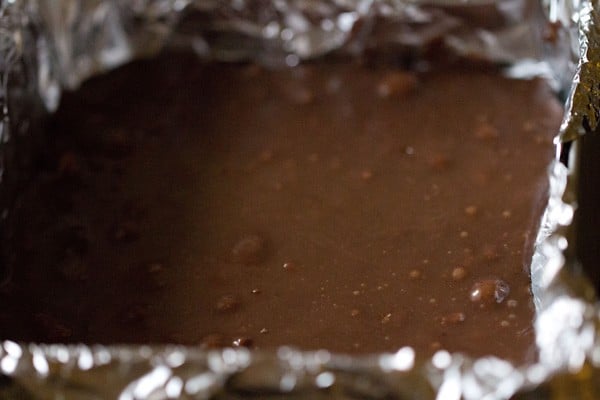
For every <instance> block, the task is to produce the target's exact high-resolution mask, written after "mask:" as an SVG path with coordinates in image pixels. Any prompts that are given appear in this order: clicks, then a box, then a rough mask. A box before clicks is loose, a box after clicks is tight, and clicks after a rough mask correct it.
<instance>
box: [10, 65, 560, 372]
mask: <svg viewBox="0 0 600 400" xmlns="http://www.w3.org/2000/svg"><path fill="white" fill-rule="evenodd" d="M561 116H562V108H561V106H560V104H559V103H558V102H557V101H556V100H555V98H554V96H553V94H552V93H551V91H550V90H549V88H548V87H547V85H546V84H545V83H544V82H543V81H541V80H514V79H508V78H504V77H501V76H500V75H498V74H494V73H490V72H485V71H475V70H465V69H460V68H459V69H456V70H454V69H448V70H445V71H441V72H439V71H438V72H429V73H422V74H415V73H411V72H405V71H400V70H396V69H394V68H392V67H378V68H375V67H367V66H364V65H360V64H355V63H345V64H335V63H325V62H323V63H316V64H307V65H303V66H300V67H297V68H293V69H283V70H266V69H263V68H260V67H257V66H254V65H237V64H236V65H233V64H229V65H224V64H202V63H201V62H199V61H197V60H195V59H194V58H193V57H191V56H182V55H175V54H169V55H165V56H162V57H160V58H158V59H155V60H151V61H139V62H135V63H133V64H130V65H128V66H125V67H122V68H120V69H118V70H116V71H113V72H111V73H110V74H107V75H104V76H100V77H97V78H94V79H92V80H90V81H89V82H87V83H86V84H84V86H83V87H82V88H81V89H80V90H79V91H77V92H75V93H71V94H66V95H65V97H64V98H63V101H62V105H61V108H60V110H59V111H58V112H57V113H56V115H55V116H54V117H53V118H52V120H51V121H50V124H49V128H48V137H47V140H48V143H47V144H46V146H45V148H44V151H43V154H42V156H41V157H40V160H39V162H38V164H39V171H38V172H37V173H36V176H35V177H34V178H33V179H32V181H31V182H29V183H28V185H27V188H26V189H25V190H24V191H23V195H22V196H21V198H20V199H19V201H18V205H17V207H16V208H15V211H14V212H13V215H12V216H11V221H12V226H13V231H12V237H11V239H10V243H11V248H10V251H9V252H10V256H11V257H10V260H11V265H12V270H13V273H12V280H11V281H10V283H9V284H7V285H5V286H3V287H2V288H1V289H0V300H1V301H2V303H3V307H2V309H0V328H1V329H0V332H2V338H5V339H14V340H21V341H42V342H85V343H165V342H174V343H183V344H189V345H200V346H204V347H214V346H251V347H253V348H259V349H268V348H273V347H275V346H279V345H286V344H287V345H295V346H298V347H300V348H303V349H317V348H326V349H329V350H332V351H336V352H348V353H368V352H382V351H394V350H396V349H398V348H399V347H401V346H406V345H409V346H413V347H414V348H415V349H416V350H417V352H418V353H419V354H424V355H430V354H432V353H433V352H435V351H436V350H438V349H447V350H450V351H460V352H465V353H467V354H469V355H471V356H483V355H489V354H491V355H496V356H499V357H503V358H506V359H509V360H513V361H516V362H523V361H526V360H528V359H531V358H532V357H535V351H534V350H533V349H532V346H533V340H534V335H533V332H532V319H533V306H532V300H531V294H530V289H529V287H530V281H529V276H528V264H529V262H530V259H531V254H532V246H533V240H534V238H535V235H536V230H537V226H538V225H539V220H540V216H541V213H542V211H543V207H544V204H545V199H546V197H547V167H548V165H549V163H550V160H551V159H552V156H553V147H552V137H553V135H554V133H555V132H556V131H557V129H558V126H559V123H560V119H561Z"/></svg>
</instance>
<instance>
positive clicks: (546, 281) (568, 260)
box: [0, 0, 600, 400]
mask: <svg viewBox="0 0 600 400" xmlns="http://www.w3.org/2000/svg"><path fill="white" fill-rule="evenodd" d="M428 5H429V6H428V7H423V3H422V2H415V1H403V0H334V1H310V0H307V1H304V0H291V1H283V0H272V1H260V0H229V1H212V0H195V1H194V0H132V1H126V0H114V1H101V0H86V1H71V0H62V1H53V2H50V1H27V0H3V1H0V142H1V143H2V145H1V146H0V172H1V173H0V179H1V180H0V207H1V209H2V210H5V211H3V212H2V216H3V218H6V216H7V215H8V213H9V210H10V205H11V202H12V200H13V198H14V195H15V193H14V190H15V188H14V182H15V181H17V180H18V178H19V173H20V172H19V171H17V170H16V167H15V166H16V165H17V164H18V163H17V162H16V161H15V160H16V159H18V158H20V157H23V158H26V155H27V153H28V150H29V148H30V147H31V146H32V143H31V142H35V140H24V139H22V138H23V137H25V138H27V137H32V138H34V137H35V135H36V132H37V131H36V127H37V125H38V122H39V120H40V119H41V118H42V117H43V115H44V114H45V113H47V112H52V111H54V110H55V109H56V107H57V106H58V103H59V100H60V93H61V91H62V90H63V89H65V88H75V87H77V86H78V84H79V83H80V82H82V81H83V80H84V79H86V78H87V77H89V76H92V75H94V74H97V73H99V72H101V71H105V70H109V69H111V68H114V67H116V66H118V65H120V64H123V63H125V62H127V61H129V60H131V59H134V58H137V57H142V56H147V55H152V54H155V53H157V52H158V51H159V50H160V49H161V48H163V47H164V46H170V47H174V48H185V49H188V50H192V51H195V52H196V53H197V54H198V56H200V57H203V58H207V59H219V60H225V61H236V60H253V61H256V62H260V63H263V64H265V65H269V66H283V65H295V64H297V63H299V62H302V61H303V60H305V59H312V58H317V57H319V56H322V55H324V54H329V53H332V52H334V53H341V54H346V55H347V54H350V55H355V54H360V53H361V52H362V51H364V50H366V49H370V48H378V47H392V48H394V46H397V48H417V49H418V48H422V47H426V46H427V45H428V44H429V43H430V42H431V41H432V40H434V39H438V38H442V40H443V41H444V43H445V45H446V46H447V47H448V48H450V49H451V50H452V51H453V52H455V53H457V54H459V55H461V56H464V57H473V56H477V57H480V58H483V59H486V60H490V61H493V62H496V63H500V64H505V65H510V68H509V69H508V70H507V73H508V74H510V75H512V76H522V77H525V76H530V75H544V76H547V77H548V78H549V79H551V80H553V82H554V85H555V87H556V89H557V90H558V91H562V92H563V93H564V94H565V96H564V97H565V98H566V99H567V108H566V113H565V118H564V122H563V126H562V129H561V132H560V134H559V135H558V136H557V143H558V142H562V143H558V145H557V146H558V150H557V154H558V155H560V156H561V157H560V159H561V160H562V162H561V161H559V160H558V158H559V157H557V161H555V162H554V163H553V164H552V165H551V167H550V168H549V180H550V191H551V196H550V199H549V202H548V206H547V208H546V211H545V214H544V217H543V221H542V226H541V229H540V231H539V234H538V237H537V245H536V252H535V255H534V258H533V262H532V267H531V275H532V290H533V293H534V299H535V306H536V310H537V319H536V322H535V329H536V337H537V340H536V342H537V346H538V354H539V357H538V361H537V362H536V363H535V364H532V365H512V364H511V363H509V362H507V361H505V360H501V359H497V358H493V357H488V358H482V359H476V360H474V359H470V358H468V357H465V356H463V355H461V354H449V353H447V352H444V351H440V352H438V353H436V354H435V355H434V357H433V358H432V359H430V360H425V359H420V358H418V356H416V355H415V353H414V351H413V350H412V349H410V348H401V349H399V350H398V351H397V352H395V353H391V354H374V355H370V356H363V357H350V356H345V355H339V354H331V353H329V352H327V351H317V352H301V351H297V350H295V349H292V348H286V347H284V348H280V349H279V350H278V351H276V352H271V353H265V352H251V351H248V350H246V349H241V348H238V349H224V350H220V351H202V350H199V349H197V348H190V347H181V346H160V347H150V346H108V347H106V346H85V345H69V346H65V345H58V344H55V345H38V344H27V343H15V342H11V341H5V342H3V343H1V345H0V372H1V373H2V374H3V375H6V376H9V377H11V378H12V380H11V381H6V382H0V397H2V396H5V397H6V396H17V395H16V394H15V393H18V396H21V397H22V398H33V399H37V398H39V399H62V398H69V399H111V398H114V399H123V400H124V399H172V398H183V399H208V398H213V397H216V396H218V398H219V399H227V398H236V399H239V398H244V397H246V396H248V397H253V396H254V397H255V396H260V397H261V398H267V399H268V398H278V399H280V398H286V397H287V396H290V397H291V396H294V398H306V399H320V398H323V399H325V398H327V399H348V398H361V399H380V398H402V399H404V398H411V399H440V400H442V399H444V400H451V399H456V400H458V399H461V398H463V399H467V400H471V399H473V400H475V399H507V398H510V397H511V396H513V394H514V393H516V392H520V391H522V392H530V393H533V396H538V397H532V398H545V397H543V396H544V393H547V392H548V390H550V392H551V393H554V392H552V390H554V391H555V392H556V393H562V392H561V390H563V389H561V388H562V387H563V386H562V385H566V383H562V382H563V381H564V377H565V376H567V377H572V379H580V377H581V376H582V375H581V374H582V371H588V370H591V371H597V369H595V368H600V341H599V338H598V332H599V329H598V325H599V323H600V319H599V313H600V309H599V308H598V306H597V305H596V304H595V297H594V294H593V291H592V290H591V289H590V285H589V283H588V282H587V281H586V280H585V279H584V278H582V277H581V276H578V275H576V274H574V273H573V270H574V266H575V265H576V260H575V258H574V256H573V254H572V251H570V249H571V247H570V242H571V241H572V240H574V237H573V228H572V221H573V217H574V215H575V213H576V198H575V193H576V185H577V179H576V178H577V168H578V165H577V162H576V160H577V147H578V143H575V144H574V145H572V146H571V145H566V144H563V143H566V142H568V141H571V140H574V139H576V138H577V137H578V136H579V135H581V134H582V133H584V132H586V131H588V130H591V129H594V128H595V127H596V126H597V122H598V118H599V115H598V113H599V110H598V108H599V105H598V101H599V99H600V93H599V92H598V91H599V89H598V85H597V83H594V82H598V77H599V76H600V74H599V69H600V54H599V52H600V43H598V40H599V38H600V32H598V29H599V28H598V22H600V21H598V18H599V17H598V14H597V10H598V6H597V5H596V3H595V2H593V1H589V0H586V1H573V2H559V1H547V2H546V3H545V4H544V7H543V9H542V8H539V7H537V3H528V2H526V1H521V0H507V1H499V2H490V1H467V2H460V3H458V2H455V1H451V0H442V1H434V2H428ZM456 7H475V8H476V7H488V8H486V10H489V9H490V8H489V7H491V9H492V10H494V11H495V12H497V13H498V15H499V16H501V17H502V21H503V22H502V23H501V24H499V25H497V26H493V27H489V26H485V25H484V24H479V23H478V22H477V21H476V20H475V21H467V20H463V19H461V18H460V17H458V16H457V14H456V13H453V12H452V10H454V9H455V8H456ZM546 18H547V20H546ZM548 21H549V22H551V23H557V24H555V25H552V26H554V27H556V29H557V30H556V32H554V33H555V35H554V37H553V40H550V43H549V42H548V41H547V40H545V39H544V37H543V31H544V29H545V28H546V27H547V25H546V23H547V22H548ZM571 82H574V83H573V85H572V86H570V84H571ZM557 134H558V132H557ZM17 138H18V140H17ZM3 273H4V275H7V274H9V273H10V271H3ZM0 281H1V280H0ZM0 285H1V283H0ZM594 376H597V374H594V373H588V374H587V375H585V376H584V378H581V379H582V380H583V381H584V382H588V381H585V379H593V377H594ZM586 377H588V378H586ZM540 385H541V386H540ZM538 386H539V387H540V389H536V387H538ZM582 387H586V386H585V384H582ZM548 388H549V389H548ZM536 393H537V395H536ZM523 396H528V394H527V393H525V394H523ZM524 398H529V397H524ZM552 398H562V397H552ZM565 398H566V397H565ZM571 398H577V397H571ZM581 398H584V397H581Z"/></svg>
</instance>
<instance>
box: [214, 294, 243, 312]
mask: <svg viewBox="0 0 600 400" xmlns="http://www.w3.org/2000/svg"><path fill="white" fill-rule="evenodd" d="M239 307H240V301H239V299H238V298H237V297H235V296H234V295H231V294H227V295H225V296H221V298H219V300H218V301H217V305H216V308H217V311H219V312H222V313H227V312H233V311H236V310H237V309H238V308H239Z"/></svg>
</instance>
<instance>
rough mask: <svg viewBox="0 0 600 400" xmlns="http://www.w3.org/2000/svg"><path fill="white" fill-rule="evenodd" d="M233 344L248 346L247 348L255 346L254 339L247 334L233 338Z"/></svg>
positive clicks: (235, 345)
mask: <svg viewBox="0 0 600 400" xmlns="http://www.w3.org/2000/svg"><path fill="white" fill-rule="evenodd" d="M231 344H232V345H233V347H247V348H251V347H253V346H254V340H252V338H249V337H246V336H241V337H238V338H235V339H233V341H232V342H231Z"/></svg>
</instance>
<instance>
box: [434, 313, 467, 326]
mask: <svg viewBox="0 0 600 400" xmlns="http://www.w3.org/2000/svg"><path fill="white" fill-rule="evenodd" d="M465 319H467V317H466V315H465V313H463V312H454V313H450V314H448V315H445V316H443V317H442V319H441V321H440V324H441V325H443V326H445V325H455V324H458V323H461V322H464V321H465Z"/></svg>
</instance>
